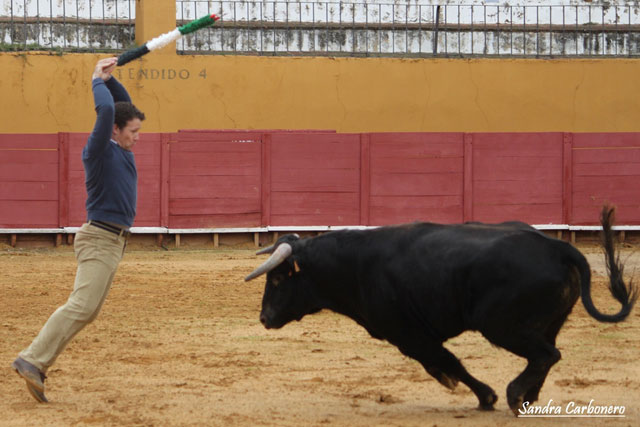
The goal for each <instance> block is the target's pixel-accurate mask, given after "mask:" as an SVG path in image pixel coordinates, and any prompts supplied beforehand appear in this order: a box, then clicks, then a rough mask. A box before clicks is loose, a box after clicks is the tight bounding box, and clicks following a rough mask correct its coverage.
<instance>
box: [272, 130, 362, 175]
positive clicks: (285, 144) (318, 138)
mask: <svg viewBox="0 0 640 427" xmlns="http://www.w3.org/2000/svg"><path fill="white" fill-rule="evenodd" d="M359 138H360V136H359V135H357V134H325V135H322V134H274V135H273V136H272V148H271V154H272V160H271V162H272V170H273V171H274V172H275V171H278V170H280V169H289V168H304V169H324V168H327V167H330V168H335V169H358V168H359V167H360V140H359Z"/></svg>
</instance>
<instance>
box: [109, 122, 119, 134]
mask: <svg viewBox="0 0 640 427" xmlns="http://www.w3.org/2000/svg"><path fill="white" fill-rule="evenodd" d="M119 131H120V129H119V128H118V125H116V124H115V123H114V124H113V130H112V131H111V136H117V135H118V132H119Z"/></svg>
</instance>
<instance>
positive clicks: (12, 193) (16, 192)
mask: <svg viewBox="0 0 640 427" xmlns="http://www.w3.org/2000/svg"><path fill="white" fill-rule="evenodd" d="M0 200H55V201H56V202H57V200H58V180H57V179H56V180H55V181H49V182H12V183H11V184H10V185H3V186H0ZM56 211H57V209H56ZM56 216H57V212H56Z"/></svg>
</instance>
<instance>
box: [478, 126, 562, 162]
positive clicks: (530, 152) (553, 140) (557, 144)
mask: <svg viewBox="0 0 640 427" xmlns="http://www.w3.org/2000/svg"><path fill="white" fill-rule="evenodd" d="M473 141H474V143H473V149H474V155H475V156H479V157H482V156H485V155H487V156H490V157H496V156H510V157H512V156H516V157H528V156H533V157H561V156H562V144H563V142H562V141H563V134H562V133H561V132H552V133H545V132H538V133H482V132H480V133H474V134H473Z"/></svg>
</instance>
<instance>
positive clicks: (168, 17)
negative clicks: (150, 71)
mask: <svg viewBox="0 0 640 427" xmlns="http://www.w3.org/2000/svg"><path fill="white" fill-rule="evenodd" d="M174 28H176V1H175V0H136V43H137V44H138V45H139V46H141V45H143V44H145V43H146V42H148V41H149V40H151V39H152V38H154V37H157V36H159V35H160V34H164V33H167V32H169V31H171V30H173V29H174ZM158 53H163V54H173V55H175V54H176V45H175V43H170V44H169V45H168V46H166V47H164V48H162V49H160V50H158V51H154V53H153V54H154V55H156V54H158Z"/></svg>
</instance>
